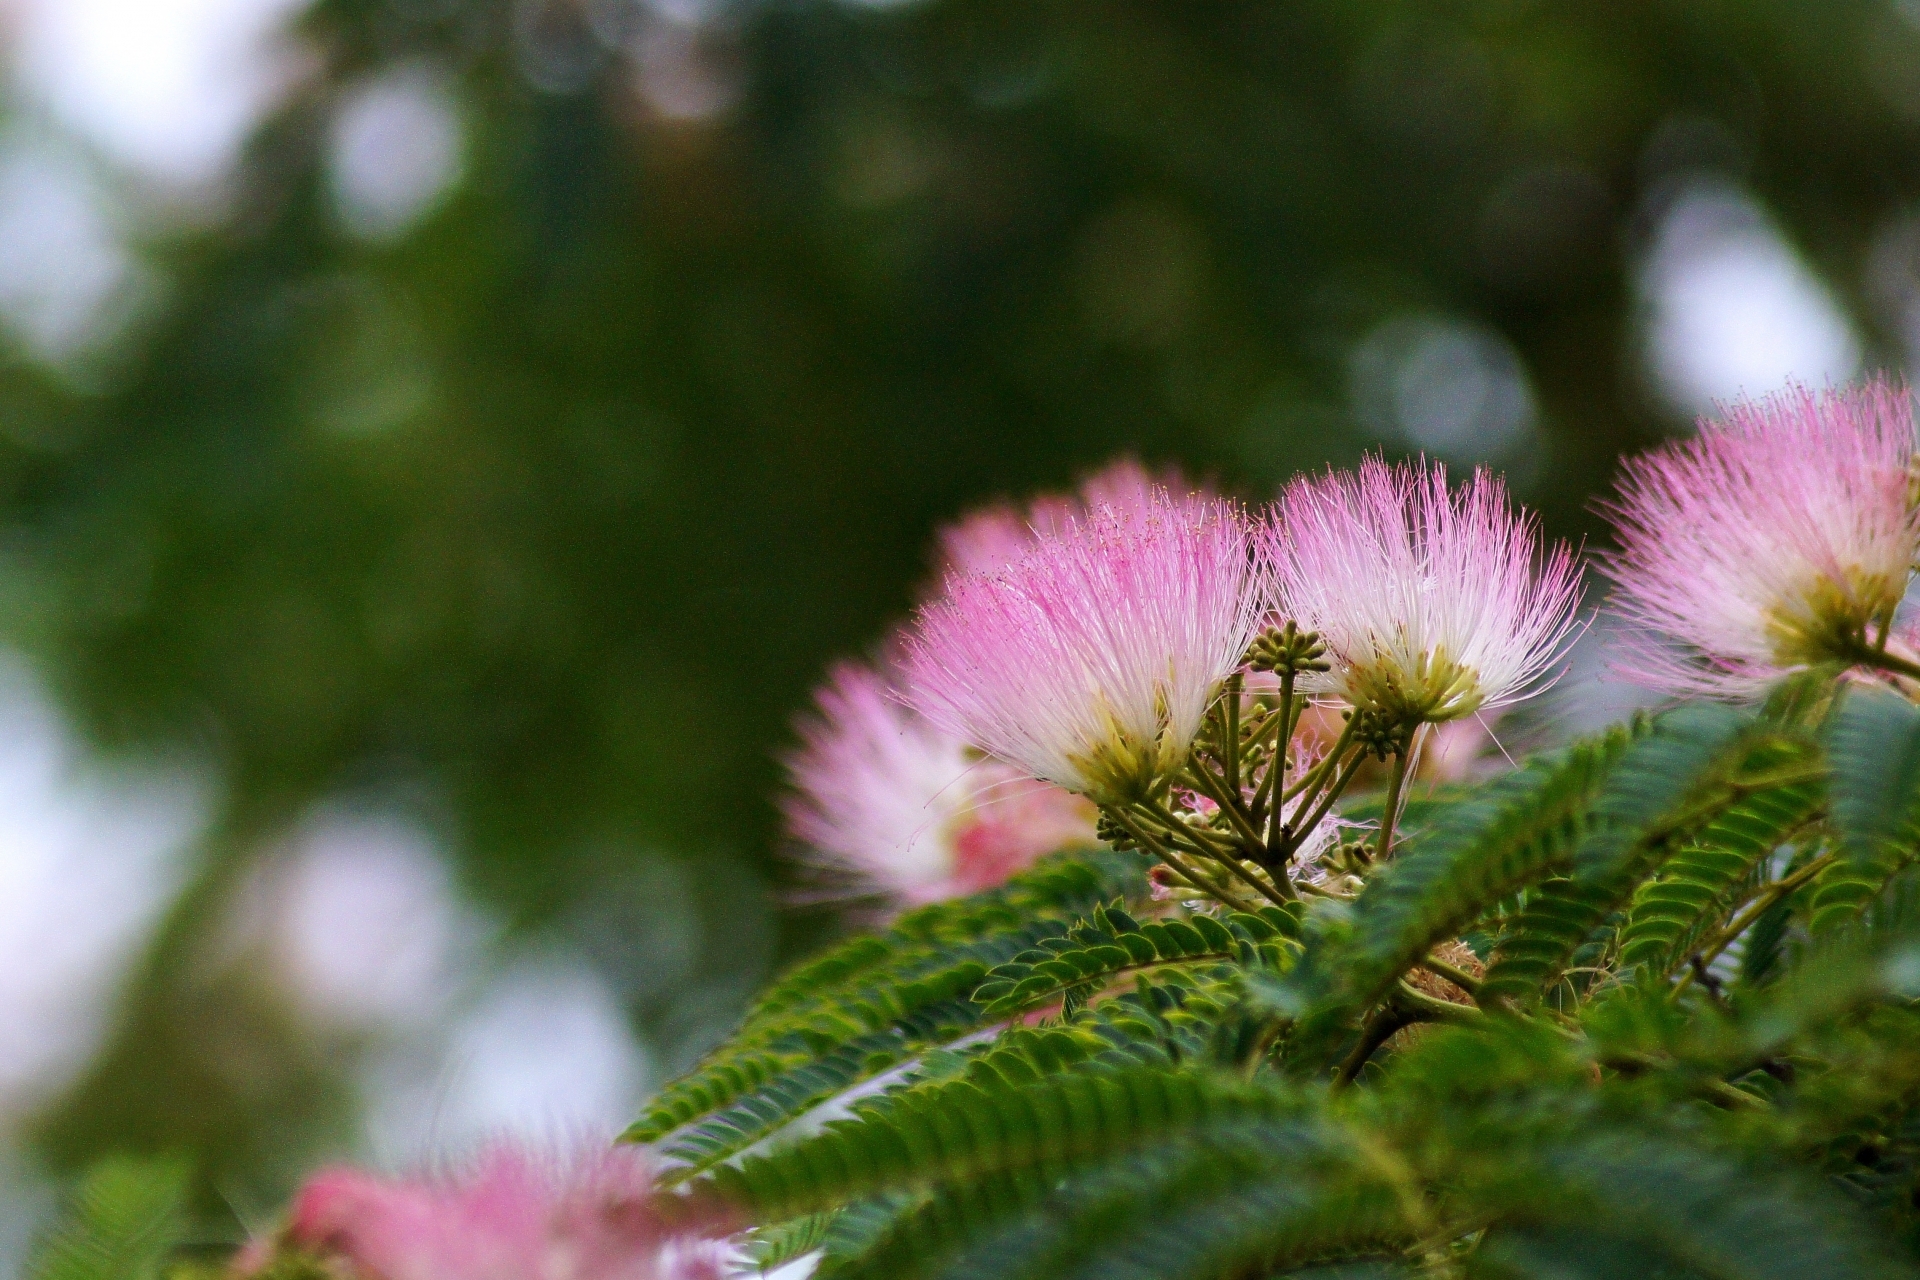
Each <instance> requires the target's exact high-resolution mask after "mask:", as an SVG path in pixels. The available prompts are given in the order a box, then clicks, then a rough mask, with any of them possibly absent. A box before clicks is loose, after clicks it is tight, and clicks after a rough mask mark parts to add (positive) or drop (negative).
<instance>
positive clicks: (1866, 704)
mask: <svg viewBox="0 0 1920 1280" xmlns="http://www.w3.org/2000/svg"><path fill="white" fill-rule="evenodd" d="M1826 745H1827V756H1828V759H1829V761H1830V762H1831V766H1832V769H1833V781H1832V788H1833V825H1834V830H1835V831H1836V832H1837V833H1838V834H1839V837H1840V844H1841V848H1842V849H1844V850H1845V851H1846V853H1847V854H1848V856H1850V857H1852V858H1853V859H1855V860H1856V861H1860V862H1867V861H1870V860H1872V859H1875V858H1877V857H1879V856H1880V854H1881V853H1882V851H1883V850H1884V849H1885V848H1886V846H1888V845H1889V844H1893V843H1895V842H1896V841H1897V842H1902V843H1906V844H1911V843H1913V837H1914V832H1915V828H1916V822H1917V821H1920V707H1915V706H1914V705H1913V704H1912V703H1910V702H1908V701H1907V700H1906V699H1905V698H1902V697H1900V696H1899V695H1898V694H1894V693H1889V692H1887V691H1885V690H1881V689H1854V690H1851V691H1849V692H1848V693H1847V695H1846V696H1845V697H1844V698H1842V699H1841V700H1840V702H1839V705H1838V706H1837V707H1836V708H1835V709H1834V712H1833V714H1832V716H1831V718H1830V719H1829V721H1828V724H1827V734H1826Z"/></svg>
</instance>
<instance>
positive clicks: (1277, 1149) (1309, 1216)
mask: <svg viewBox="0 0 1920 1280" xmlns="http://www.w3.org/2000/svg"><path fill="white" fill-rule="evenodd" d="M1258 723H1259V722H1258V721H1256V722H1255V724H1256V727H1255V729H1254V732H1255V733H1256V734H1257V733H1258V727H1257V726H1258ZM1916 760H1920V710H1916V709H1915V708H1914V707H1913V706H1912V704H1910V703H1908V702H1907V701H1906V700H1905V699H1904V698H1901V697H1898V696H1895V695H1893V694H1891V693H1887V692H1884V691H1881V690H1878V689H1873V688H1867V687H1857V686H1849V685H1846V684H1843V683H1839V682H1836V681H1835V680H1834V679H1833V677H1832V676H1831V674H1830V673H1815V674H1813V675H1809V676H1806V677H1801V678H1800V679H1799V680H1798V681H1797V682H1796V684H1795V687H1793V688H1791V689H1787V690H1783V691H1782V693H1781V695H1780V696H1777V697H1776V698H1775V699H1773V700H1772V701H1771V702H1770V703H1768V704H1767V705H1766V706H1765V707H1763V708H1761V709H1759V710H1756V711H1752V712H1744V711H1738V710H1734V709H1731V708H1729V707H1726V706H1721V705H1708V704H1691V705H1682V706H1679V707H1676V708H1673V709H1671V710H1669V711H1667V712H1665V713H1664V714H1661V715H1659V716H1655V717H1651V718H1646V717H1643V718H1640V719H1637V720H1635V721H1634V722H1632V723H1630V724H1627V725H1623V726H1620V727H1618V728H1615V729H1611V730H1608V731H1607V732H1605V733H1602V734H1600V735H1599V736H1597V737H1594V738H1590V739H1586V740H1584V741H1581V742H1578V743H1575V744H1573V745H1571V746H1568V747H1566V748H1563V749H1560V750H1558V751H1556V752H1552V753H1550V754H1547V755H1543V756H1541V757H1538V758H1535V759H1532V760H1529V761H1525V762H1523V763H1522V764H1521V766H1520V767H1519V768H1517V769H1516V770H1514V771H1513V772H1511V773H1508V774H1505V775H1502V776H1499V777H1496V778H1494V779H1491V780H1489V781H1486V782H1483V783H1480V784H1478V785H1473V786H1465V787H1454V788H1449V789H1448V790H1447V791H1445V792H1444V793H1436V794H1435V795H1433V796H1431V797H1422V798H1420V799H1419V800H1418V801H1417V802H1413V803H1409V804H1408V805H1407V807H1406V808H1405V810H1404V812H1403V815H1402V829H1401V833H1400V839H1399V842H1398V847H1397V849H1396V850H1395V852H1394V853H1393V855H1392V857H1391V859H1390V860H1389V861H1388V862H1386V863H1385V864H1384V865H1380V866H1377V867H1371V868H1368V869H1367V871H1366V874H1365V875H1364V877H1362V882H1361V884H1360V887H1359V889H1358V891H1357V893H1355V894H1354V895H1352V896H1351V897H1350V898H1349V897H1347V896H1345V895H1343V894H1340V893H1338V892H1326V893H1321V894H1315V895H1309V896H1307V897H1305V899H1304V900H1303V901H1292V900H1289V901H1288V902H1287V903H1286V905H1285V906H1284V907H1282V906H1277V905H1273V904H1270V903H1268V904H1263V905H1261V906H1260V907H1259V908H1258V909H1255V910H1251V911H1249V910H1242V909H1237V908H1236V907H1233V906H1229V905H1227V904H1226V903H1224V902H1221V901H1218V900H1213V899H1210V898H1208V897H1205V896H1202V895H1199V894H1194V893H1186V894H1172V895H1170V894H1167V893H1164V892H1163V893H1161V894H1158V895H1150V894H1149V893H1148V892H1147V881H1146V879H1145V877H1144V875H1143V867H1144V865H1145V860H1144V859H1142V858H1139V857H1138V856H1137V855H1133V854H1120V853H1114V852H1111V851H1094V850H1083V851H1074V852H1069V853H1066V854H1062V855H1060V856H1058V857H1056V858H1055V859H1052V860H1049V861H1047V862H1043V863H1042V864H1040V865H1038V866H1037V867H1036V868H1035V869H1033V870H1032V871H1029V872H1027V873H1025V874H1024V875H1023V876H1021V877H1019V878H1017V879H1015V880H1014V881H1013V882H1012V883H1010V884H1009V885H1008V886H1006V887H1005V888H1003V889H1000V890H996V891H993V892H990V893H987V894H982V895H979V896H977V897H975V898H972V899H966V900H963V901H961V902H958V903H953V904H948V905H944V906H940V907H934V908H927V909H923V910H922V911H921V912H918V913H915V914H912V915H909V916H906V917H903V918H902V920H901V921H900V922H898V923H897V924H896V925H895V926H894V927H893V928H891V929H890V930H888V931H886V932H884V933H882V934H879V935H876V936H873V937H862V938H857V939H854V940H852V941H849V942H847V943H845V944H843V945H842V946H841V947H840V948H838V949H837V950H835V951H833V952H830V953H829V954H828V955H826V956H824V957H822V958H821V959H818V960H815V961H813V962H811V963H810V964H809V965H807V966H805V967H804V968H803V969H802V970H800V971H798V972H796V974H795V975H793V976H792V977H790V978H789V979H788V980H787V981H785V982H783V983H781V984H780V985H778V986H776V987H775V988H774V989H773V990H772V991H771V992H770V993H769V994H768V995H767V997H765V998H764V999H763V1000H762V1002H761V1003H760V1005H758V1006H757V1007H756V1008H755V1009H754V1010H753V1011H752V1012H751V1013H750V1014H749V1015H748V1017H747V1020H746V1022H745V1025H744V1026H743V1028H742V1029H741V1031H740V1033H739V1034H738V1035H737V1036H736V1037H735V1038H734V1039H733V1040H731V1041H730V1042H728V1043H727V1044H725V1045H723V1046H722V1047H721V1048H720V1049H719V1050H717V1051H716V1052H715V1053H714V1055H713V1056H712V1057H711V1058H710V1059H709V1060H708V1061H707V1062H706V1063H704V1064H703V1065H702V1066H701V1067H700V1068H698V1069H697V1070H696V1071H695V1072H694V1073H693V1074H692V1075H691V1076H689V1077H688V1078H687V1080H685V1081H683V1082H681V1083H680V1084H678V1085H675V1086H673V1087H671V1088H670V1089H669V1090H668V1091H667V1092H666V1093H665V1094H663V1095H662V1097H661V1099H660V1100H659V1102H658V1103H657V1104H656V1106H655V1107H654V1108H653V1109H652V1110H651V1111H649V1113H648V1115H647V1117H645V1118H644V1119H643V1120H642V1122H641V1123H640V1124H639V1125H638V1126H636V1128H635V1130H634V1132H633V1134H632V1135H631V1136H633V1137H635V1138H638V1139H642V1140H648V1141H654V1140H659V1139H662V1138H665V1139H666V1142H665V1146H666V1150H667V1151H669V1152H670V1153H671V1154H672V1156H673V1158H674V1159H676V1160H678V1161H680V1162H681V1172H680V1177H681V1178H682V1180H684V1181H687V1182H689V1183H690V1184H691V1186H692V1188H693V1189H694V1191H695V1192H696V1194H701V1195H715V1196H722V1197H725V1198H726V1199H727V1200H728V1201H730V1202H731V1203H733V1204H735V1205H737V1206H741V1207H743V1208H744V1210H745V1211H746V1212H747V1214H748V1215H749V1217H750V1219H751V1220H752V1221H753V1222H754V1223H755V1224H757V1225H756V1227H755V1229H754V1235H753V1238H754V1240H755V1241H756V1242H757V1243H756V1244H755V1248H756V1249H757V1251H758V1252H757V1255H756V1256H757V1257H758V1259H759V1260H760V1262H761V1263H762V1264H763V1265H765V1266H769V1267H771V1266H773V1265H777V1264H779V1263H782V1262H785V1261H790V1260H792V1259H793V1258H796V1257H799V1256H802V1255H805V1254H809V1253H817V1254H818V1255H819V1262H818V1267H819V1274H821V1275H825V1276H833V1277H866V1276H873V1277H886V1278H887V1280H902V1278H903V1277H917V1276H927V1277H934V1276H940V1277H975V1276H978V1277H983V1278H984V1277H989V1276H991V1277H995V1278H996V1280H1000V1278H1004V1277H1034V1280H1042V1278H1044V1280H1061V1278H1062V1277H1078V1276H1087V1277H1094V1276H1099V1277H1103V1278H1106V1277H1113V1276H1123V1277H1136V1276H1137V1277H1141V1278H1142V1280H1144V1278H1145V1277H1149V1276H1151V1277H1156V1278H1164V1277H1189V1276H1191V1277H1196V1278H1197V1277H1224V1276H1266V1275H1274V1276H1278V1275H1296V1274H1297V1275H1302V1276H1306V1275H1312V1276H1317V1277H1323V1278H1328V1277H1333V1276H1342V1277H1357V1276H1399V1275H1409V1276H1411V1275H1444V1276H1463V1277H1495V1278H1506V1277H1522V1276H1536V1275H1546V1274H1551V1275H1556V1276H1561V1275H1564V1276H1576V1277H1594V1278H1596V1280H1598V1278H1600V1277H1614V1276H1620V1277H1625V1276H1647V1275H1655V1276H1673V1277H1700V1276H1716V1277H1755V1278H1758V1277H1770V1278H1773V1277H1807V1278H1808V1280H1813V1278H1815V1277H1821V1278H1825V1277H1833V1276H1842V1275H1844V1276H1850V1277H1854V1276H1858V1277H1881V1276H1885V1277H1896V1276H1913V1275H1916V1274H1920V1269H1916V1265H1915V1264H1916V1258H1920V1253H1917V1252H1916V1248H1917V1247H1920V1209H1917V1208H1916V1203H1917V1201H1920V1008H1917V1007H1916V1005H1915V1003H1914V997H1915V996H1916V995H1920V886H1916V885H1915V884H1914V877H1915V875H1916V874H1920V873H1915V872H1914V871H1912V870H1911V865H1912V863H1913V862H1914V860H1915V857H1916V855H1920V765H1916V764H1915V761H1916ZM1365 803H1367V802H1366V801H1365V800H1362V801H1361V802H1360V803H1359V804H1357V805H1356V806H1355V807H1356V808H1359V807H1361V805H1364V804H1365ZM1262 816H1265V815H1264V814H1263V815H1262ZM1223 822H1224V820H1223ZM1249 861H1251V860H1249ZM1229 893H1230V894H1231V896H1232V897H1236V898H1237V897H1238V896H1239V895H1238V894H1237V893H1231V891H1229ZM1222 896H1228V895H1222ZM1461 939H1468V940H1471V941H1473V942H1474V943H1475V945H1476V946H1477V947H1478V949H1479V952H1480V954H1478V955H1475V954H1474V953H1473V952H1472V951H1469V950H1467V949H1466V948H1465V947H1463V946H1462V945H1461V943H1460V940H1461ZM963 1011H964V1012H963Z"/></svg>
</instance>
